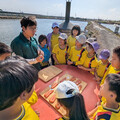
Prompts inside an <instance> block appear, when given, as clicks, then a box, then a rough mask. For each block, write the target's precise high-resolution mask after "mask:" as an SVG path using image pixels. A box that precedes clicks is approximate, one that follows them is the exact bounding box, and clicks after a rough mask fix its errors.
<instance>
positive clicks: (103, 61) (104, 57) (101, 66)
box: [95, 49, 111, 83]
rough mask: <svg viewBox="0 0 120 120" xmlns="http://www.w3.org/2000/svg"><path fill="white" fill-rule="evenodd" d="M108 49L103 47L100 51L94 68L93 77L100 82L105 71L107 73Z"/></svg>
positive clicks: (108, 66) (109, 64) (108, 63)
mask: <svg viewBox="0 0 120 120" xmlns="http://www.w3.org/2000/svg"><path fill="white" fill-rule="evenodd" d="M109 57H110V51H109V50H108V49H103V50H102V51H101V52H100V55H99V59H100V61H99V62H98V66H97V67H96V69H95V79H96V81H97V82H99V83H100V82H101V80H102V78H103V76H104V75H105V73H108V71H109V68H110V66H111V63H110V62H109V60H108V59H109Z"/></svg>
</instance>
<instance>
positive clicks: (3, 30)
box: [0, 19, 115, 45]
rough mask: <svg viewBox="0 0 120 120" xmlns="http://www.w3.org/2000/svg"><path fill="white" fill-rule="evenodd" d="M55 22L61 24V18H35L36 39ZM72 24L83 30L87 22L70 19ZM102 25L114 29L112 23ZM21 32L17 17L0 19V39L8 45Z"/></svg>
mask: <svg viewBox="0 0 120 120" xmlns="http://www.w3.org/2000/svg"><path fill="white" fill-rule="evenodd" d="M53 22H57V23H58V24H61V23H62V22H63V20H56V19H37V32H36V36H35V37H36V39H38V37H39V35H41V34H45V35H47V34H48V33H49V32H52V28H51V26H52V23H53ZM71 22H72V23H73V24H74V25H79V26H80V28H81V30H82V31H83V30H84V28H85V27H86V25H87V22H81V21H71ZM102 25H103V26H105V27H107V28H109V29H111V30H112V31H114V30H115V26H114V25H112V24H102ZM20 32H21V26H20V20H19V19H0V41H1V42H4V43H5V44H7V45H10V43H11V41H12V40H13V39H14V38H15V37H16V36H18V35H19V33H20Z"/></svg>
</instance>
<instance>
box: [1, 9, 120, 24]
mask: <svg viewBox="0 0 120 120" xmlns="http://www.w3.org/2000/svg"><path fill="white" fill-rule="evenodd" d="M24 16H36V18H38V19H59V20H64V19H65V17H61V16H47V15H39V14H30V13H19V12H8V11H0V19H21V18H23V17H24ZM70 20H74V21H84V22H90V21H95V22H97V23H104V24H118V25H120V21H115V20H103V19H88V18H79V17H76V18H75V17H70Z"/></svg>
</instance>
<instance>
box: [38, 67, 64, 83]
mask: <svg viewBox="0 0 120 120" xmlns="http://www.w3.org/2000/svg"><path fill="white" fill-rule="evenodd" d="M61 72H62V70H61V69H59V68H57V67H55V66H53V65H52V66H49V67H47V68H44V69H43V70H40V71H39V72H38V77H39V78H40V79H41V80H43V81H44V82H48V81H49V80H51V79H52V78H54V77H55V76H57V75H58V74H60V73H61Z"/></svg>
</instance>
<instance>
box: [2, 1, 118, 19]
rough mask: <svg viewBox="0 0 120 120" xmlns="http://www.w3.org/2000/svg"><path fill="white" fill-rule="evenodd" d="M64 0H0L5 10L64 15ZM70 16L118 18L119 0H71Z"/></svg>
mask: <svg viewBox="0 0 120 120" xmlns="http://www.w3.org/2000/svg"><path fill="white" fill-rule="evenodd" d="M65 7H66V0H0V9H3V10H7V11H17V12H27V13H36V14H43V15H55V16H65ZM71 16H73V17H82V18H101V19H111V20H120V0H72V2H71Z"/></svg>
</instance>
